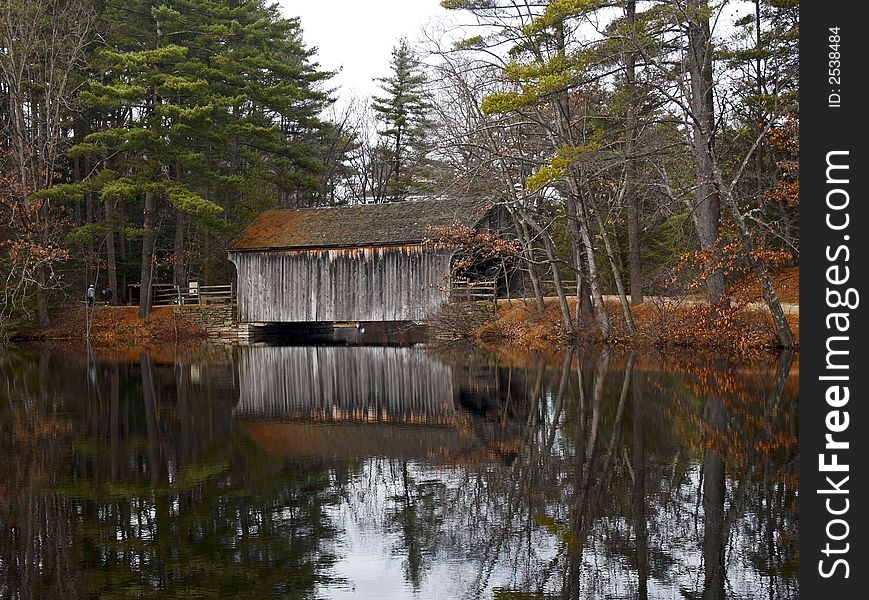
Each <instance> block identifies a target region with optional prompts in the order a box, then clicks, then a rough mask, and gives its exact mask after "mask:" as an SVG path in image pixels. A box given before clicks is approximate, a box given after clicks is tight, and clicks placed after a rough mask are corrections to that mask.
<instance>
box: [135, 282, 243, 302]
mask: <svg viewBox="0 0 869 600" xmlns="http://www.w3.org/2000/svg"><path fill="white" fill-rule="evenodd" d="M151 289H152V290H153V298H152V304H153V305H154V306H166V305H170V304H182V305H184V304H235V301H236V290H235V285H234V284H232V283H230V284H227V285H200V286H197V287H187V286H185V287H179V286H177V285H173V284H171V283H158V284H155V285H154V286H153V287H152V288H151Z"/></svg>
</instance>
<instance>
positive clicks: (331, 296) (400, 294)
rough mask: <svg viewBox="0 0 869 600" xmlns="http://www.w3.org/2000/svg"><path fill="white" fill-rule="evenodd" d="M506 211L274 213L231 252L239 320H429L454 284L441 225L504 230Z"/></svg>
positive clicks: (424, 205) (440, 203)
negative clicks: (436, 240)
mask: <svg viewBox="0 0 869 600" xmlns="http://www.w3.org/2000/svg"><path fill="white" fill-rule="evenodd" d="M503 213H504V211H503V210H498V209H492V208H491V206H486V205H483V204H481V203H480V202H478V201H472V200H466V199H465V200H425V201H415V202H411V201H408V202H398V203H392V204H373V205H363V206H341V207H330V208H313V209H302V210H272V211H267V212H265V213H263V214H262V215H260V216H259V218H257V220H256V221H254V222H253V223H252V224H251V225H250V226H249V227H247V229H245V230H244V232H243V233H242V235H241V236H240V237H239V238H238V239H237V240H236V241H235V242H234V243H233V244H232V245H231V246H230V248H229V260H230V261H232V262H233V263H234V264H235V266H236V270H237V275H238V286H237V288H238V296H237V297H238V316H239V321H241V322H242V323H299V322H346V321H422V320H425V319H427V318H428V317H430V316H431V315H432V314H433V313H434V312H436V311H437V310H438V308H440V306H441V305H442V304H443V303H445V302H446V301H448V300H449V297H450V290H451V286H452V285H453V281H452V280H451V268H450V267H451V261H452V260H453V255H454V254H455V252H454V251H453V250H450V249H443V248H437V247H436V246H435V245H433V244H430V243H426V241H427V240H428V239H429V238H430V237H431V235H432V228H439V227H450V226H454V225H463V226H468V227H473V228H476V229H485V230H499V229H502V228H503V227H504V226H505V219H506V216H505V215H504V214H503Z"/></svg>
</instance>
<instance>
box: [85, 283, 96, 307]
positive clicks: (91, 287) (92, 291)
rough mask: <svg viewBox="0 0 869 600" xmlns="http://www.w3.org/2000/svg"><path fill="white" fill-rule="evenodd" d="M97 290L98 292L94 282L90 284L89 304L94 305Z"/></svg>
mask: <svg viewBox="0 0 869 600" xmlns="http://www.w3.org/2000/svg"><path fill="white" fill-rule="evenodd" d="M95 292H96V290H94V284H90V285H89V286H88V291H87V300H88V306H93V305H94V294H95Z"/></svg>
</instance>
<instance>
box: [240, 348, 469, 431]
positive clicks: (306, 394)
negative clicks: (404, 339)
mask: <svg viewBox="0 0 869 600" xmlns="http://www.w3.org/2000/svg"><path fill="white" fill-rule="evenodd" d="M238 365H239V367H238V375H239V389H240V390H241V392H240V398H239V402H238V405H237V406H236V408H235V414H236V415H237V416H243V417H272V418H274V417H284V418H287V417H290V418H292V417H296V418H313V419H317V420H351V421H400V422H417V423H436V424H446V423H451V422H452V421H453V420H454V419H455V414H456V411H455V405H454V400H453V398H454V393H453V389H454V388H453V374H452V370H451V369H450V367H449V366H448V365H447V364H445V363H444V362H443V361H441V360H438V359H437V358H436V357H433V356H431V355H430V354H429V353H427V352H426V351H425V350H424V349H422V348H413V347H411V348H407V347H405V348H401V347H399V348H396V347H384V346H364V347H359V346H356V347H348V346H284V347H272V346H260V347H249V348H240V349H239V357H238Z"/></svg>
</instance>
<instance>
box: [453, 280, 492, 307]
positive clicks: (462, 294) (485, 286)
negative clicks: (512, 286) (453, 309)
mask: <svg viewBox="0 0 869 600" xmlns="http://www.w3.org/2000/svg"><path fill="white" fill-rule="evenodd" d="M497 292H498V288H497V286H496V285H495V280H494V279H491V280H482V281H477V280H474V281H472V280H469V279H454V280H453V281H452V283H451V285H450V302H480V301H488V302H494V301H495V299H496V298H497Z"/></svg>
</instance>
